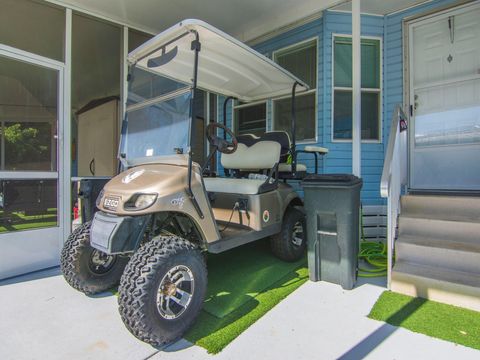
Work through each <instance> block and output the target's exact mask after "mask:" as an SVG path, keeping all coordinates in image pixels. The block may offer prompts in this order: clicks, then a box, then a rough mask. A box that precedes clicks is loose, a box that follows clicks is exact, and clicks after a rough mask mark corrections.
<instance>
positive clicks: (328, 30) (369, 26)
mask: <svg viewBox="0 0 480 360" xmlns="http://www.w3.org/2000/svg"><path fill="white" fill-rule="evenodd" d="M456 2H458V1H453V0H438V1H432V2H429V3H427V4H423V5H419V6H416V7H413V8H410V9H408V10H405V11H402V12H398V13H395V14H392V15H388V16H373V15H362V19H361V21H362V23H361V32H362V36H372V37H376V38H380V39H381V42H382V44H381V45H382V46H381V51H382V53H381V60H382V70H381V71H382V108H381V141H379V142H363V143H362V178H363V182H364V183H363V188H362V194H361V196H362V203H363V204H364V205H384V204H385V203H386V202H385V199H382V198H381V197H380V179H381V175H382V170H383V159H384V154H385V151H386V148H387V145H388V144H387V143H388V135H389V131H390V120H391V116H392V112H393V109H394V107H395V105H396V104H399V103H400V104H401V103H403V43H402V42H403V35H402V22H403V20H404V19H405V18H407V17H410V16H413V15H417V14H421V13H424V12H427V11H431V10H435V9H440V8H441V7H444V6H447V5H450V4H455V3H456ZM351 31H352V29H351V14H350V13H345V12H336V11H325V12H324V13H323V16H322V18H319V19H316V20H314V21H312V22H310V23H307V24H304V25H302V26H299V27H298V28H295V29H292V30H289V31H287V32H285V33H283V34H280V35H277V36H275V37H274V38H272V39H269V40H267V41H265V42H263V43H260V44H257V45H255V46H254V48H255V49H256V50H257V51H259V52H260V53H262V54H264V55H265V56H267V57H269V58H272V57H273V52H274V51H275V50H278V49H282V48H285V47H287V46H290V45H294V44H296V43H299V42H301V41H304V40H307V39H312V38H316V39H317V41H318V42H317V44H318V48H317V55H318V62H317V71H318V74H317V119H316V120H317V142H316V144H318V145H319V146H324V147H326V148H328V149H329V150H330V152H329V153H328V154H327V155H326V156H325V157H324V159H323V160H322V161H321V162H320V170H321V171H322V172H323V173H351V172H352V144H351V141H347V142H345V141H332V108H333V104H332V80H333V79H332V60H333V59H332V40H333V35H334V34H339V35H350V34H351ZM272 108H273V106H272V101H269V102H267V125H266V128H267V131H270V130H272V128H273V124H272ZM218 110H219V112H218V114H219V121H222V119H223V98H222V97H220V98H219V102H218ZM227 125H228V126H231V125H232V107H231V106H230V105H229V106H228V111H227ZM303 146H304V144H302V143H300V144H298V147H299V148H302V147H303ZM299 160H300V162H302V163H305V164H306V165H307V166H308V168H309V171H310V172H312V171H313V170H314V160H313V158H312V157H309V156H308V155H305V154H301V156H300V157H299ZM219 168H220V170H221V165H220V162H219ZM221 172H223V170H221Z"/></svg>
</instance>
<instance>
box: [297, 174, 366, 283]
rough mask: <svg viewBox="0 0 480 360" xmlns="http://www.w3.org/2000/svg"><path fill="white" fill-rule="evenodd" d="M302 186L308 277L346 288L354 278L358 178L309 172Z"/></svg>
mask: <svg viewBox="0 0 480 360" xmlns="http://www.w3.org/2000/svg"><path fill="white" fill-rule="evenodd" d="M302 187H303V190H304V192H305V197H304V198H305V211H306V214H307V239H308V269H309V273H310V280H312V281H320V280H324V281H328V282H332V283H335V284H339V285H341V286H342V287H343V288H344V289H348V290H350V289H352V288H353V287H354V286H355V281H356V278H357V268H358V247H359V240H360V190H361V188H362V179H360V178H358V177H356V176H354V175H348V174H328V175H327V174H325V175H309V176H307V177H306V178H305V179H304V180H303V182H302Z"/></svg>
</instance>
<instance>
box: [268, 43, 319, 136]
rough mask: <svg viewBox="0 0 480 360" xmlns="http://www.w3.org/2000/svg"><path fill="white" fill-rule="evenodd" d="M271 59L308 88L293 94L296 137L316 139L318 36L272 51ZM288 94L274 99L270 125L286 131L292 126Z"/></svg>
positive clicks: (290, 101) (290, 100) (290, 103)
mask: <svg viewBox="0 0 480 360" xmlns="http://www.w3.org/2000/svg"><path fill="white" fill-rule="evenodd" d="M274 60H275V61H276V62H277V63H278V64H279V65H280V66H282V67H283V68H285V69H287V70H288V71H290V72H291V73H292V74H294V75H295V76H297V77H298V78H299V79H301V80H303V81H305V82H306V83H307V84H308V85H309V86H310V90H309V91H307V92H304V93H301V94H297V95H296V97H295V105H296V115H297V126H296V140H297V141H305V142H308V141H315V140H316V121H315V119H316V101H315V99H316V96H317V95H316V94H317V40H308V41H305V42H303V43H300V44H297V45H295V46H292V47H289V48H287V49H282V50H279V51H277V52H275V54H274ZM291 111H292V99H291V97H288V98H284V99H279V100H275V101H274V102H273V114H274V119H273V128H274V129H275V130H283V131H287V132H288V133H289V134H290V135H291V128H292V116H291Z"/></svg>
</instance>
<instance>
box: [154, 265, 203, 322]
mask: <svg viewBox="0 0 480 360" xmlns="http://www.w3.org/2000/svg"><path fill="white" fill-rule="evenodd" d="M193 285H194V278H193V273H192V271H191V270H190V269H189V268H188V267H187V266H185V265H177V266H175V267H173V268H171V269H170V270H169V271H168V272H167V273H166V274H165V276H164V277H163V278H162V280H161V281H160V285H159V286H158V292H157V309H158V312H159V314H160V316H161V317H163V318H164V319H167V320H173V319H176V318H178V317H179V316H180V315H182V314H183V313H184V312H185V310H187V308H188V305H190V302H191V301H192V297H193Z"/></svg>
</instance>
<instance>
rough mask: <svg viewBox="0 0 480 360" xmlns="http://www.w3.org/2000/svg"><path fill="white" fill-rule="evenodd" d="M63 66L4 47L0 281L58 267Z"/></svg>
mask: <svg viewBox="0 0 480 360" xmlns="http://www.w3.org/2000/svg"><path fill="white" fill-rule="evenodd" d="M62 94H63V68H62V65H61V64H55V63H52V62H50V61H48V60H47V61H42V60H41V59H40V58H39V57H35V56H33V57H30V56H27V55H25V53H22V52H21V53H15V52H12V51H8V50H4V49H0V248H1V249H2V250H1V252H0V279H2V278H7V277H10V276H15V275H18V274H22V273H26V272H30V271H35V270H39V269H42V268H46V267H50V266H54V265H58V262H59V254H60V243H61V242H60V240H61V239H62V236H61V229H62V223H63V220H62V219H63V218H64V216H63V215H62V214H63V213H64V209H63V208H62V206H61V201H60V196H59V194H62V191H63V187H62V182H61V181H59V179H61V178H62V176H61V175H62V174H61V172H60V171H59V169H60V168H61V166H60V164H61V162H62V161H63V158H62V153H61V152H59V150H58V149H59V144H58V142H59V141H58V139H59V134H61V133H62V122H61V121H59V119H60V118H61V114H62V110H63V107H62Z"/></svg>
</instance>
